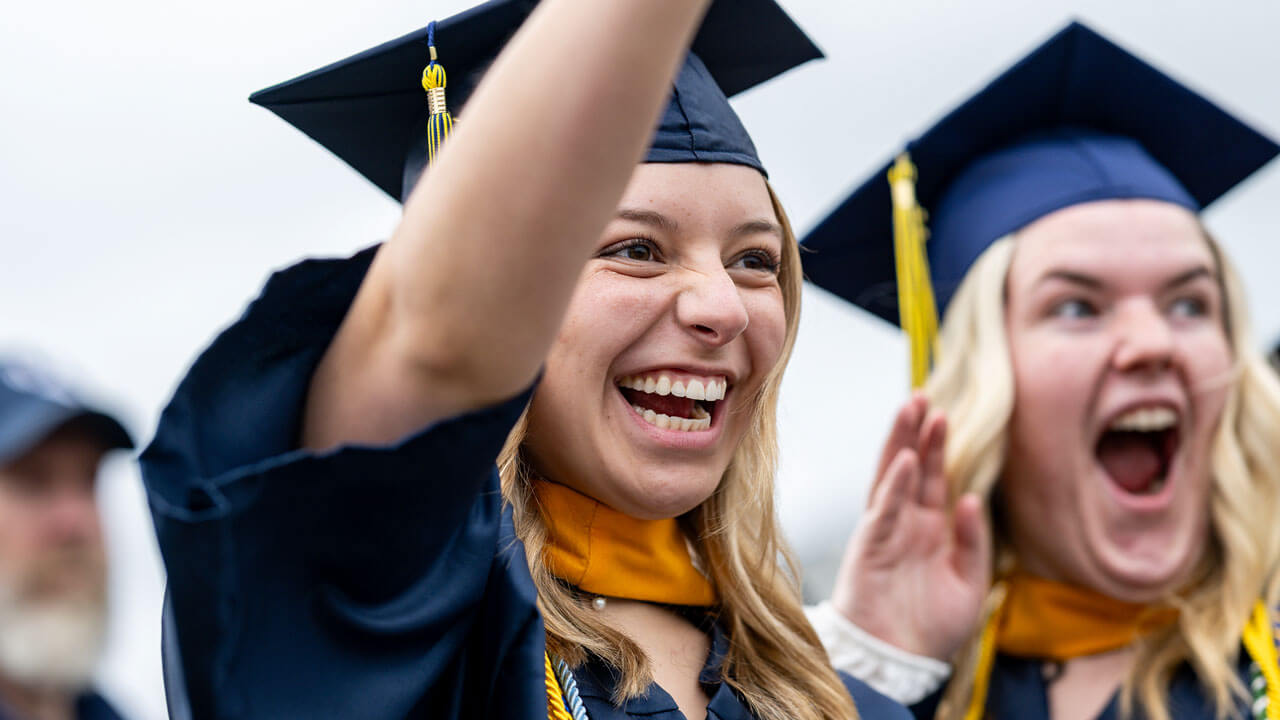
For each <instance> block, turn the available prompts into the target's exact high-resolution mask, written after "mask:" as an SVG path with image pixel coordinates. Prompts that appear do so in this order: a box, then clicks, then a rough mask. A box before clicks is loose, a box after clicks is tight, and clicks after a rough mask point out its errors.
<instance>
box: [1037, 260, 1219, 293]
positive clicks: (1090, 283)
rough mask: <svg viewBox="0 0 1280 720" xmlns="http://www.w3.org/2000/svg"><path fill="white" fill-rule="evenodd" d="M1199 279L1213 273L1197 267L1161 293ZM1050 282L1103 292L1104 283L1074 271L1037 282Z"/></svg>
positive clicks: (1052, 273)
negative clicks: (1061, 282)
mask: <svg viewBox="0 0 1280 720" xmlns="http://www.w3.org/2000/svg"><path fill="white" fill-rule="evenodd" d="M1199 278H1210V279H1212V278H1213V272H1212V271H1210V270H1209V268H1207V267H1205V266H1204V265H1197V266H1195V267H1193V268H1191V269H1189V270H1184V271H1183V272H1181V273H1179V274H1178V275H1177V276H1175V277H1174V278H1173V279H1171V280H1169V281H1168V282H1166V283H1165V284H1164V285H1163V286H1162V287H1161V288H1160V290H1161V292H1167V291H1169V290H1172V289H1173V288H1176V287H1178V286H1180V285H1186V284H1187V283H1189V282H1191V281H1192V280H1197V279H1199ZM1049 280H1061V281H1063V282H1068V283H1071V284H1073V285H1082V286H1084V287H1087V288H1090V289H1092V290H1101V289H1102V287H1103V283H1102V281H1101V280H1099V279H1098V278H1096V277H1094V276H1092V275H1088V274H1086V273H1082V272H1076V271H1073V270H1051V271H1049V272H1047V273H1045V274H1044V275H1041V276H1040V279H1039V280H1037V281H1036V285H1041V284H1043V283H1045V282H1048V281H1049Z"/></svg>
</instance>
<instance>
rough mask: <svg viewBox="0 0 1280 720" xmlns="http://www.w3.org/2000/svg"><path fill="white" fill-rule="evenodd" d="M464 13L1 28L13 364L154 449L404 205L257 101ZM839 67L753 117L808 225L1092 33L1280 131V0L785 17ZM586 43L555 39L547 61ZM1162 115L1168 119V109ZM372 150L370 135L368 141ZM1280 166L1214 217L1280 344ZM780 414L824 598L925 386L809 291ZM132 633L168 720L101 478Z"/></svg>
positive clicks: (241, 0)
mask: <svg viewBox="0 0 1280 720" xmlns="http://www.w3.org/2000/svg"><path fill="white" fill-rule="evenodd" d="M467 4H468V3H467V2H466V1H465V0H421V1H419V2H408V1H406V0H392V1H389V2H385V3H381V4H380V5H379V6H376V7H374V6H370V4H366V3H357V2H335V1H334V0H308V1H306V2H303V0H254V1H248V0H223V1H222V2H204V3H194V2H174V1H173V0H169V1H167V2H161V1H160V0H119V1H117V2H88V1H87V0H47V1H46V2H41V3H32V2H28V3H22V4H21V6H20V9H12V10H10V11H9V12H7V13H6V17H5V21H4V22H3V23H2V24H0V67H2V68H3V70H0V117H3V132H2V133H0V197H2V198H3V200H0V250H2V252H0V348H4V349H9V350H13V349H15V348H25V349H26V350H27V352H28V353H31V352H38V353H40V355H38V357H40V358H43V361H44V362H45V363H47V364H50V365H52V366H54V367H56V368H59V369H61V370H62V371H63V372H64V373H69V374H71V375H72V376H74V377H75V378H77V380H78V381H79V382H81V383H82V384H84V385H86V386H89V387H93V388H97V389H99V390H101V391H102V392H104V393H106V395H105V397H106V398H107V399H108V400H109V401H110V402H112V403H113V407H116V408H118V409H119V410H120V411H121V412H122V413H123V416H124V417H125V419H126V420H127V422H128V424H129V425H130V426H131V427H132V428H133V429H134V431H135V432H136V434H137V435H138V436H139V437H140V438H141V439H143V440H144V441H145V439H147V438H149V437H150V434H151V432H152V430H153V428H154V424H155V421H156V418H157V414H158V412H159V409H160V408H161V407H162V405H163V403H164V402H165V400H166V399H167V396H168V394H169V393H170V392H171V390H172V388H173V385H174V383H175V382H176V381H177V379H178V378H179V376H180V375H181V373H182V372H183V370H184V368H185V367H186V365H187V364H188V363H189V362H190V361H191V360H192V359H193V357H194V354H195V353H196V351H197V350H198V349H199V348H200V347H201V346H202V345H203V344H204V343H205V342H207V341H208V339H209V338H210V337H211V335H212V333H213V332H214V331H215V330H216V329H217V328H218V327H220V326H222V325H224V324H225V323H227V322H229V321H230V320H231V319H232V318H233V317H234V316H235V315H236V314H237V313H238V312H239V310H240V309H241V308H242V307H243V304H244V303H245V302H246V301H247V300H248V299H249V298H250V297H251V296H252V295H253V293H254V292H255V290H256V288H257V287H258V286H259V285H260V283H261V282H262V280H263V279H264V277H265V275H266V273H267V272H268V271H269V270H270V269H272V268H274V267H278V266H281V265H284V264H287V263H289V262H290V261H292V260H294V259H296V258H299V257H301V256H303V255H307V254H338V253H346V252H348V251H350V250H352V249H354V248H357V247H361V246H364V245H367V244H369V243H371V242H373V241H376V240H378V239H381V238H384V237H386V236H387V235H388V234H389V232H390V231H391V229H392V227H393V226H394V224H395V222H396V218H397V214H398V207H397V206H396V205H395V204H394V203H392V202H391V201H390V200H388V199H387V198H386V197H385V196H383V195H382V194H381V192H380V191H378V190H377V189H375V188H374V187H373V186H372V185H370V184H369V183H367V182H366V181H365V180H363V179H362V178H360V177H359V176H357V175H356V174H355V173H354V172H352V171H350V170H348V169H347V168H346V166H344V165H342V164H341V163H340V162H338V161H336V160H335V159H334V158H333V157H331V156H330V155H328V153H326V152H325V151H323V150H321V149H320V148H319V147H317V146H315V145H314V144H312V143H311V141H309V140H307V139H306V138H305V137H304V136H302V135H301V134H300V133H298V132H297V131H296V130H293V129H292V128H290V127H288V126H287V125H285V124H284V123H283V122H281V121H280V120H278V119H276V118H275V117H274V116H272V115H270V114H269V113H268V112H267V111H265V110H262V109H261V108H256V107H252V106H250V105H249V104H248V103H247V102H246V101H245V97H246V96H247V95H248V93H249V92H251V91H253V90H256V89H258V88H261V87H265V86H267V85H271V84H274V83H276V82H278V81H281V80H284V79H287V78H290V77H293V76H295V75H297V74H301V73H302V72H305V71H308V70H311V69H313V68H316V67H320V66H321V65H324V64H327V63H328V62H330V61H333V60H337V59H339V58H341V57H345V56H346V55H349V54H352V53H355V52H357V51H360V50H363V49H365V48H367V47H371V46H373V45H376V44H378V43H381V42H383V41H385V40H388V39H391V38H393V37H396V36H399V35H401V34H403V33H405V32H408V31H410V30H413V29H416V28H417V27H420V26H422V25H425V24H426V22H427V21H429V20H431V19H433V18H439V17H444V16H447V15H449V14H451V13H452V12H455V11H457V10H459V9H461V8H463V7H464V6H466V5H467ZM784 4H785V5H786V6H787V8H788V9H789V10H791V11H792V13H793V14H794V15H795V16H796V17H797V19H798V20H799V22H800V24H801V25H802V26H803V27H805V28H806V29H807V30H809V32H810V33H811V34H812V36H813V37H814V39H815V40H816V41H817V42H818V44H819V45H820V46H821V47H822V48H823V49H824V50H825V51H826V52H827V54H828V56H829V59H828V60H826V61H825V62H819V63H812V64H810V65H807V66H805V67H803V68H800V69H798V70H796V71H793V72H792V73H790V74H789V75H787V76H786V77H784V78H783V79H781V80H779V81H775V82H773V83H771V84H768V85H766V86H765V87H763V88H759V89H757V90H754V91H751V92H749V93H747V94H746V95H745V96H743V97H742V98H740V99H739V100H738V101H737V102H736V105H737V107H738V109H739V111H740V113H741V114H742V116H743V119H744V121H745V123H746V125H747V127H748V128H749V129H750V130H751V131H752V133H753V135H754V137H755V139H756V142H757V145H758V147H759V150H760V154H761V156H762V157H763V158H764V161H765V163H766V165H767V166H768V167H769V168H770V172H771V175H772V178H773V181H774V184H775V186H776V187H777V189H778V190H779V192H780V194H781V195H782V198H783V200H784V202H785V203H786V204H787V206H788V208H789V211H790V213H791V216H792V219H793V220H794V222H795V224H796V227H797V228H798V229H799V230H800V231H802V232H803V231H804V230H805V229H808V228H810V227H812V226H813V225H814V223H815V222H816V221H817V220H818V219H819V218H820V217H821V215H822V214H823V212H824V211H826V210H827V209H829V208H830V207H832V206H833V205H834V204H835V203H836V202H837V201H838V200H839V199H840V198H841V197H842V196H843V194H844V192H845V191H847V190H848V189H849V188H851V187H853V186H854V185H855V184H856V183H857V182H858V181H860V180H861V179H862V178H863V177H864V176H865V175H866V174H867V173H869V172H871V171H872V170H874V169H876V168H878V167H879V166H880V165H881V164H882V163H883V162H884V161H886V160H887V159H888V158H889V157H890V156H891V155H892V154H893V152H894V151H895V150H896V149H897V148H899V147H900V146H901V144H902V143H903V142H904V141H906V140H908V139H909V138H910V137H912V136H914V135H915V134H917V133H918V132H919V131H921V130H923V129H924V128H926V127H927V126H928V125H929V124H930V123H931V122H932V120H933V119H935V118H936V117H937V116H938V115H940V114H941V113H942V112H944V111H945V110H947V109H949V108H950V107H952V106H953V105H954V104H955V103H956V102H958V101H960V100H962V99H963V98H965V97H966V96H967V95H968V94H969V93H970V92H972V91H973V90H975V89H977V88H978V87H980V86H981V85H982V84H984V83H985V81H986V80H987V79H989V78H990V77H991V76H993V75H994V74H995V73H996V72H998V71H999V70H1000V69H1002V68H1003V67H1004V66H1006V65H1007V64H1009V63H1010V62H1012V61H1013V60H1014V59H1016V58H1017V57H1019V56H1020V55H1021V54H1022V53H1024V52H1025V51H1027V50H1029V49H1030V48H1032V47H1033V46H1035V45H1036V44H1038V43H1039V42H1040V41H1041V40H1043V39H1044V38H1046V37H1047V36H1048V35H1050V34H1052V33H1053V32H1054V31H1056V30H1057V29H1058V28H1059V27H1061V26H1062V25H1063V24H1064V23H1065V22H1066V21H1067V20H1068V19H1069V18H1072V17H1079V18H1081V19H1084V20H1086V21H1087V22H1089V23H1090V24H1091V25H1093V26H1094V27H1095V28H1096V29H1098V30H1100V31H1102V32H1103V33H1104V34H1106V35H1108V36H1109V37H1111V38H1113V39H1115V40H1117V41H1119V42H1120V43H1121V44H1123V45H1125V46H1127V47H1129V48H1130V49H1132V50H1134V51H1135V52H1137V53H1138V54H1139V55H1141V56H1143V57H1145V58H1146V59H1148V60H1150V61H1152V62H1154V63H1155V64H1156V65H1158V66H1159V67H1161V68H1163V69H1165V70H1166V71H1169V72H1171V73H1172V74H1173V75H1174V76H1175V77H1177V78H1178V79H1180V80H1182V81H1184V82H1186V83H1188V84H1190V85H1191V86H1192V87H1194V88H1196V89H1199V90H1201V91H1202V92H1205V93H1207V94H1208V95H1209V96H1210V97H1212V98H1213V99H1214V100H1216V101H1218V102H1220V103H1222V104H1223V105H1225V106H1226V107H1227V108H1229V109H1231V110H1233V111H1236V112H1238V113H1239V114H1241V115H1242V116H1243V117H1244V118H1245V119H1247V120H1249V121H1251V122H1252V123H1254V124H1256V125H1257V126H1258V127H1259V128H1261V129H1263V130H1264V131H1266V132H1268V133H1269V134H1271V135H1272V136H1273V137H1280V86H1278V85H1277V80H1276V76H1277V74H1278V73H1280V42H1277V35H1278V34H1280V3H1277V2H1276V1H1275V0H1229V1H1228V2H1219V3H1207V2H1203V1H1202V0H1159V1H1156V0H1149V1H1139V0H1105V1H1103V0H1089V1H1081V2H1075V3H1067V2H1061V1H1058V0H1054V1H1052V2H1050V1H1044V0H1041V1H1039V2H1035V3H1030V2H1003V3H998V2H994V1H992V0H968V1H967V2H943V1H942V0H936V1H933V2H928V1H926V0H894V1H893V2H874V3H871V2H857V3H854V2H837V1H834V0H784ZM571 57H572V55H571V53H559V54H558V53H557V52H556V49H554V48H549V49H548V58H547V60H548V62H569V61H571ZM1152 112H1160V109H1158V108H1152ZM371 131H373V132H376V129H373V130H371ZM1278 198H1280V162H1277V163H1272V164H1271V165H1270V166H1269V167H1268V168H1267V169H1266V170H1265V171H1264V172H1262V173H1260V174H1259V175H1258V176H1256V177H1255V178H1254V179H1253V180H1251V181H1249V182H1248V183H1246V184H1245V185H1244V186H1242V187H1240V188H1239V189H1237V190H1236V191H1235V192H1233V193H1231V194H1230V195H1229V196H1227V197H1226V198H1224V199H1223V200H1221V201H1220V202H1218V203H1217V204H1216V205H1215V206H1214V207H1213V208H1212V209H1210V210H1209V211H1208V213H1207V215H1206V218H1207V220H1208V223H1209V225H1210V227H1211V228H1212V229H1213V230H1215V231H1216V232H1217V233H1218V235H1219V236H1220V237H1221V238H1222V239H1223V240H1224V241H1225V243H1226V245H1227V246H1228V247H1229V249H1230V251H1231V253H1232V255H1233V256H1234V258H1235V260H1236V261H1237V263H1238V264H1239V265H1240V266H1241V267H1242V269H1243V271H1244V275H1245V278H1246V282H1247V284H1248V288H1249V291H1250V299H1251V302H1252V307H1253V310H1254V313H1255V316H1256V321H1257V323H1256V324H1257V331H1258V337H1259V342H1260V343H1261V342H1264V341H1273V340H1274V339H1275V338H1276V337H1277V336H1280V283H1277V282H1276V279H1275V277H1274V272H1275V270H1276V268H1277V267H1280V213H1278V212H1277V210H1276V200H1277V199H1278ZM805 302H806V307H805V311H804V320H803V323H802V328H801V333H800V342H799V345H798V346H797V350H796V355H795V358H794V360H793V361H792V364H791V368H790V371H789V373H788V376H787V381H786V385H785V392H784V397H783V408H782V427H783V450H784V456H783V468H782V474H781V478H780V495H781V507H782V513H783V516H784V520H785V523H786V525H787V527H788V530H789V532H790V535H791V539H792V540H793V541H794V543H795V545H796V546H797V548H798V549H799V551H800V553H801V557H802V558H803V560H804V562H805V565H806V567H807V569H808V577H807V579H806V581H807V585H808V589H809V592H810V594H811V595H813V596H817V595H821V594H823V593H825V591H826V589H827V588H828V587H829V583H830V573H831V572H832V566H833V564H834V562H835V560H836V558H837V557H838V555H839V552H840V548H841V545H842V544H843V542H844V539H845V536H846V535H847V532H848V530H849V528H850V527H851V526H852V525H853V523H854V522H855V521H856V519H857V517H858V513H859V509H860V507H861V505H862V502H863V495H864V489H865V487H866V483H867V480H868V474H869V472H870V468H871V467H872V465H873V463H874V460H875V457H876V453H877V452H878V442H879V440H880V438H881V436H882V434H883V431H884V428H885V427H886V424H887V422H888V419H889V417H890V416H891V414H892V412H893V409H894V408H895V406H896V405H897V404H898V403H899V402H901V401H902V400H903V399H904V397H905V395H906V390H905V388H906V372H905V355H904V353H905V350H904V346H903V344H902V343H901V341H900V340H899V339H898V338H897V336H896V333H895V332H893V331H891V330H890V329H889V328H887V327H885V326H883V325H882V324H879V323H878V322H877V321H873V320H871V319H869V318H868V317H866V316H864V315H863V314H861V312H860V311H857V310H855V309H852V308H850V307H848V306H844V305H843V304H841V303H839V302H837V301H834V300H832V299H831V298H830V297H828V296H826V295H825V294H824V293H822V292H821V291H817V290H813V289H812V288H811V289H809V290H808V291H807V292H806V296H805ZM102 502H103V508H104V511H105V513H106V516H107V522H108V525H109V533H110V543H111V555H112V558H111V559H112V562H113V572H114V577H113V583H112V601H113V625H112V627H113V633H112V639H111V643H110V648H109V652H108V655H107V658H106V661H105V662H104V666H103V670H102V674H101V680H102V684H103V686H104V688H105V690H106V692H107V694H108V695H109V697H111V698H112V699H113V700H115V701H116V702H117V703H118V704H119V705H120V706H121V708H122V709H124V710H125V711H126V712H127V713H128V714H130V715H132V716H133V717H135V718H139V719H141V720H154V719H157V718H161V717H164V705H163V699H162V691H161V687H160V682H161V681H160V667H159V652H158V648H159V611H160V599H161V593H162V575H161V570H160V565H159V559H158V553H157V551H156V547H155V541H154V539H153V536H152V531H151V526H150V519H149V517H148V515H147V512H146V509H145V503H144V500H143V495H142V491H141V487H140V483H139V480H138V476H137V472H136V470H135V468H134V467H133V465H132V464H131V463H130V462H128V461H127V460H125V459H118V460H115V461H113V462H111V463H110V464H109V465H108V466H107V469H106V471H105V474H104V477H103V483H102Z"/></svg>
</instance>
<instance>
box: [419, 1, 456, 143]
mask: <svg viewBox="0 0 1280 720" xmlns="http://www.w3.org/2000/svg"><path fill="white" fill-rule="evenodd" d="M435 37H436V24H435V23H434V22H433V23H431V25H429V26H428V28H427V46H428V50H430V52H431V62H430V63H428V64H427V66H426V67H425V68H423V69H422V89H423V90H426V91H427V112H428V113H430V117H429V118H428V120H427V163H428V164H432V163H434V162H435V161H436V156H437V155H438V154H439V153H440V147H441V146H442V145H443V144H444V141H445V139H447V138H448V137H449V130H450V129H452V128H453V116H451V115H450V114H449V105H448V103H447V102H445V97H444V89H445V86H446V85H447V84H448V80H447V77H446V75H445V72H444V66H443V65H441V64H440V63H438V62H436V40H435Z"/></svg>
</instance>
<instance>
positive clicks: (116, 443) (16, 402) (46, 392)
mask: <svg viewBox="0 0 1280 720" xmlns="http://www.w3.org/2000/svg"><path fill="white" fill-rule="evenodd" d="M71 423H76V424H77V426H78V427H82V428H83V429H85V430H86V431H87V432H89V433H91V434H92V435H94V436H96V437H97V438H98V439H100V440H102V442H103V443H104V444H105V445H106V448H107V449H108V450H115V449H129V450H131V449H133V438H131V437H130V436H129V433H128V431H126V430H125V429H124V426H123V425H121V424H120V421H119V420H116V419H115V418H114V417H112V416H111V415H108V414H107V413H105V412H103V411H101V410H98V409H96V408H93V407H90V406H89V405H86V404H84V403H83V402H82V401H81V400H79V399H78V398H77V396H76V395H75V394H74V393H73V392H72V391H71V390H70V388H68V387H67V386H66V385H64V384H62V383H60V382H59V381H58V380H56V379H54V378H53V377H51V376H50V375H49V374H48V373H45V372H43V371H40V370H37V369H36V368H34V367H32V366H30V365H26V364H23V363H19V362H17V361H14V360H5V359H0V465H3V464H6V463H8V462H10V461H11V460H14V459H16V458H18V457H20V456H21V455H22V454H23V453H26V452H27V451H28V450H30V449H32V448H33V447H35V446H36V445H38V444H39V443H40V441H42V440H44V439H45V438H46V437H48V436H49V434H50V433H52V432H54V431H55V430H58V429H59V428H61V427H63V426H65V425H68V424H71Z"/></svg>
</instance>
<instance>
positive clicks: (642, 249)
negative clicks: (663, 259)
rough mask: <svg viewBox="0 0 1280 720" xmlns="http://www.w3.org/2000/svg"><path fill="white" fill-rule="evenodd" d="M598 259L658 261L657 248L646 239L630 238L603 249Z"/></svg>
mask: <svg viewBox="0 0 1280 720" xmlns="http://www.w3.org/2000/svg"><path fill="white" fill-rule="evenodd" d="M600 257H612V258H617V259H619V260H630V261H632V262H651V261H653V260H657V259H658V246H657V245H656V244H655V243H654V242H653V241H652V240H650V239H648V238H630V239H628V240H624V241H622V242H620V243H616V244H614V245H610V246H609V247H607V248H605V249H604V251H603V252H601V253H600Z"/></svg>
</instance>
